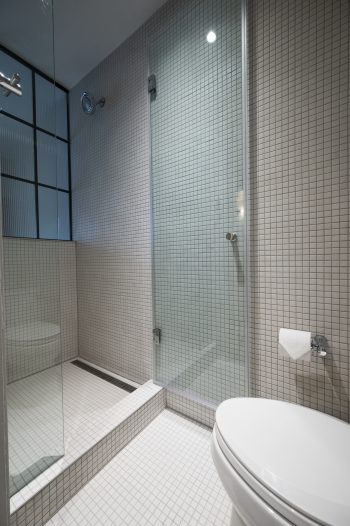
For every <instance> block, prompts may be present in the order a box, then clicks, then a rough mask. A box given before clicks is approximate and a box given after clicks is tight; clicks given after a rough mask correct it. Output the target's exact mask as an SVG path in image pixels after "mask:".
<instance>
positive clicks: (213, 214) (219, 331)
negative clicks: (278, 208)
mask: <svg viewBox="0 0 350 526" xmlns="http://www.w3.org/2000/svg"><path fill="white" fill-rule="evenodd" d="M241 24H242V11H241V2H240V1H237V0H234V1H232V0H220V1H217V0H203V1H201V2H190V3H188V4H187V6H186V7H185V8H184V11H183V12H182V13H181V14H180V15H179V16H178V17H177V18H176V19H175V20H174V19H173V20H172V21H171V22H170V23H169V26H168V27H167V28H165V30H164V31H162V32H161V33H160V34H157V35H156V36H155V37H154V39H153V41H152V44H151V48H150V68H151V69H150V73H151V74H153V75H154V78H155V82H156V92H153V94H152V95H151V102H150V105H151V106H150V107H151V109H150V111H151V132H152V203H153V205H152V206H153V297H154V326H155V329H156V330H155V338H154V339H155V343H154V355H155V356H154V358H155V359H154V363H155V371H154V377H155V380H156V382H158V383H160V384H161V385H165V386H167V388H168V389H171V390H173V391H174V392H177V393H180V394H182V395H184V396H186V397H188V398H191V399H195V400H201V401H204V402H206V403H209V404H211V405H217V403H219V402H220V401H222V400H224V399H226V398H230V397H235V396H244V395H245V394H246V392H247V363H246V359H247V358H246V342H245V327H246V325H245V324H246V316H245V288H246V285H245V217H244V216H245V209H244V208H245V200H244V167H243V161H244V159H243V152H244V142H243V141H244V134H243V118H244V113H243V99H242V31H241Z"/></svg>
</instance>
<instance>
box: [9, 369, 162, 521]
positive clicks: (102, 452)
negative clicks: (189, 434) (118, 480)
mask: <svg viewBox="0 0 350 526" xmlns="http://www.w3.org/2000/svg"><path fill="white" fill-rule="evenodd" d="M69 365H70V367H74V366H73V365H71V364H69ZM86 374H88V373H86ZM165 405H166V396H165V389H163V388H162V387H159V386H156V385H154V384H153V382H152V381H149V382H147V383H146V384H144V385H142V386H140V387H138V388H137V389H136V390H135V391H134V392H132V393H130V394H129V393H128V394H127V396H125V397H124V398H123V399H121V400H120V401H119V402H118V404H117V405H113V404H112V405H110V406H109V407H107V409H105V410H103V412H101V411H98V412H96V414H95V415H94V416H95V418H92V419H91V420H90V419H85V420H84V421H83V426H82V434H81V437H82V438H81V440H80V441H79V447H77V445H75V447H71V448H70V447H69V446H68V447H67V448H66V454H65V456H64V457H63V458H62V459H60V460H59V461H57V462H56V463H55V464H53V465H52V466H51V467H49V468H48V469H47V470H45V471H44V472H43V473H42V474H41V475H39V476H38V477H36V478H35V479H34V480H33V481H32V482H30V483H29V484H28V485H27V486H26V487H25V488H24V489H23V490H21V491H20V492H19V493H17V494H16V495H14V496H13V497H12V498H11V502H10V507H11V517H10V526H41V525H43V524H45V523H46V522H47V521H48V520H49V519H50V518H51V517H52V516H53V515H54V514H55V513H57V511H58V510H59V509H60V508H61V507H62V506H64V505H65V504H66V503H67V502H68V501H69V500H70V499H71V498H72V497H73V496H74V495H75V494H76V493H77V492H78V491H79V490H80V489H81V488H82V487H83V486H84V485H85V484H87V482H89V480H91V479H92V478H93V477H94V476H95V475H96V474H97V473H98V472H99V471H100V470H101V469H102V468H103V467H104V466H105V465H106V464H108V463H109V462H110V461H111V460H112V458H113V457H114V456H115V455H116V454H117V453H118V452H119V451H121V450H122V449H123V448H124V447H125V446H126V445H127V444H128V443H129V442H130V441H131V440H132V439H133V438H134V437H135V436H136V435H137V434H138V433H140V432H141V431H142V430H143V429H144V428H145V427H146V426H147V425H148V424H149V423H150V422H151V421H152V420H153V419H154V418H155V417H156V416H157V415H158V414H159V413H160V412H161V411H162V410H163V409H164V408H165Z"/></svg>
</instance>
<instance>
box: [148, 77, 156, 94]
mask: <svg viewBox="0 0 350 526" xmlns="http://www.w3.org/2000/svg"><path fill="white" fill-rule="evenodd" d="M148 93H149V94H150V95H151V100H155V98H156V96H157V81H156V76H155V75H154V74H152V75H150V76H149V77H148Z"/></svg>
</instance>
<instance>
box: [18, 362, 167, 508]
mask: <svg viewBox="0 0 350 526" xmlns="http://www.w3.org/2000/svg"><path fill="white" fill-rule="evenodd" d="M58 367H60V366H58ZM56 369H57V368H55V367H53V368H51V369H48V370H47V371H43V372H41V373H38V374H36V375H33V376H31V377H29V378H28V379H24V380H21V381H19V382H16V383H14V384H11V385H10V386H9V392H8V398H9V429H10V435H9V436H10V448H11V450H10V474H11V475H15V476H18V475H19V474H21V473H23V472H24V471H25V468H26V467H28V466H30V465H32V464H34V462H35V461H36V462H37V461H38V460H39V459H40V458H42V457H43V456H45V457H47V456H49V455H50V454H51V455H52V454H53V451H54V452H55V453H61V454H62V452H63V451H64V456H63V457H62V458H61V459H59V460H58V461H57V462H55V463H53V464H52V465H50V466H49V467H48V468H47V469H46V470H45V471H43V472H42V473H41V474H40V475H38V476H36V477H35V478H34V479H33V480H32V481H31V482H29V483H28V484H27V485H26V486H24V487H23V488H22V489H21V490H20V491H18V492H17V493H16V494H15V495H13V497H12V498H11V502H10V507H11V513H13V512H14V511H15V510H17V509H18V508H19V507H21V506H23V505H24V504H25V502H27V501H28V500H29V499H30V498H32V497H33V496H34V495H35V494H36V493H37V492H38V491H40V490H41V489H42V488H43V487H45V486H46V485H47V484H48V483H50V482H51V481H52V480H53V479H54V478H55V477H57V476H58V475H59V474H60V473H61V472H62V471H64V470H65V469H66V468H67V467H69V466H70V465H72V464H73V463H74V462H75V461H76V460H77V459H78V458H80V457H81V456H82V455H83V454H84V453H85V452H86V451H88V450H89V449H90V448H92V447H93V446H94V445H95V444H96V443H97V442H98V441H99V440H101V439H102V438H103V437H105V436H106V435H107V434H108V433H110V432H111V431H112V430H113V429H115V428H116V427H117V426H118V425H119V424H120V423H121V422H123V421H124V420H125V419H126V418H128V417H129V416H130V415H131V414H133V413H134V412H135V411H136V410H137V409H138V408H139V407H141V406H142V405H143V404H144V403H145V402H147V400H149V399H150V398H151V397H152V396H154V395H155V394H156V393H158V392H159V391H160V390H161V388H160V387H158V386H156V385H154V384H153V383H152V382H147V383H146V384H144V385H142V386H140V387H139V388H138V389H136V391H134V392H133V393H128V392H126V391H124V390H123V389H119V388H118V387H116V386H115V385H113V384H110V383H108V382H106V381H105V380H102V379H101V378H98V377H97V376H94V375H93V374H91V373H89V372H87V371H84V370H82V369H80V368H79V367H76V366H75V365H72V364H71V363H69V362H66V363H65V364H64V365H63V384H64V386H63V406H64V450H63V441H62V431H63V428H62V386H61V383H60V382H58V381H57V378H58V377H59V376H58V374H57V372H58V370H56ZM48 384H49V385H50V389H49V390H47V389H45V386H46V387H47V385H48ZM53 386H56V389H53ZM50 393H51V394H50ZM59 393H61V394H59ZM48 400H51V402H52V403H50V404H48ZM24 401H27V403H26V404H24V409H23V402H24ZM28 404H29V406H30V407H29V408H28V407H27V405H28ZM28 409H30V410H28ZM21 419H22V421H23V422H22V424H21ZM51 424H52V425H51ZM57 424H59V426H58V425H57ZM51 428H52V431H50V433H51V435H50V437H48V436H47V434H48V431H47V430H48V429H49V430H51ZM43 431H45V434H44V432H43ZM33 434H34V435H35V437H34V438H35V439H33V436H32V435H33ZM27 437H31V439H30V440H29V439H28V438H27ZM48 438H51V441H50V440H48ZM53 446H55V448H53Z"/></svg>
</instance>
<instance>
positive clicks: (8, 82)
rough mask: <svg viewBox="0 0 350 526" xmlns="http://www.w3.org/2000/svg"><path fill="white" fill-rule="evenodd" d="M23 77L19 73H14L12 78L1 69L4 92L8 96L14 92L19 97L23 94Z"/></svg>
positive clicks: (0, 83)
mask: <svg viewBox="0 0 350 526" xmlns="http://www.w3.org/2000/svg"><path fill="white" fill-rule="evenodd" d="M20 81H21V77H20V75H19V73H14V74H13V75H12V77H11V78H9V77H6V75H4V74H3V73H1V71H0V87H1V88H2V94H3V95H4V96H5V97H8V96H9V95H11V93H13V94H14V95H17V96H18V97H21V96H22V87H21V85H20Z"/></svg>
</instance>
